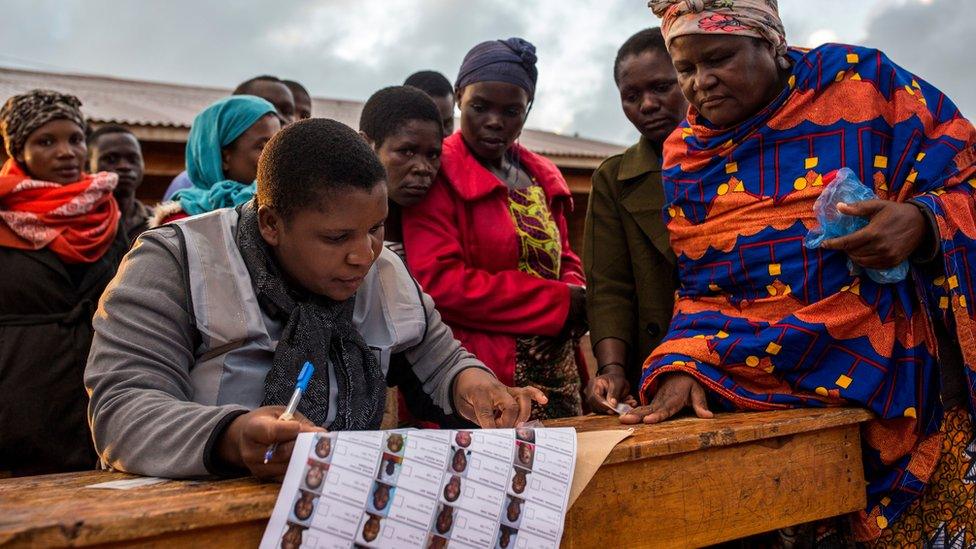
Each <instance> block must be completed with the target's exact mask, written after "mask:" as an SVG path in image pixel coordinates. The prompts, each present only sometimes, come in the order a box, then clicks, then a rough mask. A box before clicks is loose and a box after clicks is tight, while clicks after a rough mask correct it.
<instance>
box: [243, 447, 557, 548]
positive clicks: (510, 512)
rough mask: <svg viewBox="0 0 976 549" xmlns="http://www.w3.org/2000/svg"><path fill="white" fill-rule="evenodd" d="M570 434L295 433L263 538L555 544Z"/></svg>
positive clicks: (317, 543) (333, 544)
mask: <svg viewBox="0 0 976 549" xmlns="http://www.w3.org/2000/svg"><path fill="white" fill-rule="evenodd" d="M575 462H576V432H575V430H574V429H572V428H558V429H548V428H539V429H517V430H516V429H487V430H477V429H475V430H470V431H451V430H397V431H348V432H340V433H328V434H320V433H304V434H302V435H299V437H298V440H297V441H296V444H295V449H294V452H293V453H292V457H291V462H290V463H289V465H288V472H287V474H286V475H285V480H284V482H283V483H282V486H281V491H280V492H279V494H278V501H277V503H276V504H275V508H274V513H273V514H272V515H271V520H270V522H269V523H268V527H267V529H266V530H265V532H264V538H263V539H262V540H261V548H262V549H271V548H275V547H283V548H297V547H326V548H349V547H353V546H361V547H391V548H392V547H395V548H402V547H421V548H443V547H451V548H479V547H484V548H491V549H526V548H529V547H532V548H535V547H558V546H559V542H560V540H561V539H562V534H563V522H564V520H565V518H566V510H567V508H568V498H569V493H570V486H571V485H572V482H573V471H574V468H575Z"/></svg>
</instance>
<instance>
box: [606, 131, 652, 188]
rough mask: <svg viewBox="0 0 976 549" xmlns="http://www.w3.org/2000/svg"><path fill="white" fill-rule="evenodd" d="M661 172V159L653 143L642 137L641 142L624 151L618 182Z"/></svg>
mask: <svg viewBox="0 0 976 549" xmlns="http://www.w3.org/2000/svg"><path fill="white" fill-rule="evenodd" d="M659 171H661V159H660V158H658V156H657V153H656V152H654V149H653V148H652V147H651V142H650V141H648V140H647V138H646V137H644V136H641V138H640V140H639V141H638V142H637V143H635V144H634V145H633V146H631V147H630V148H629V149H627V150H626V151H624V156H623V158H622V159H621V160H620V169H619V170H618V171H617V180H618V181H625V180H628V179H634V178H636V177H641V176H643V175H646V174H648V173H650V172H659Z"/></svg>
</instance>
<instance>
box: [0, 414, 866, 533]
mask: <svg viewBox="0 0 976 549" xmlns="http://www.w3.org/2000/svg"><path fill="white" fill-rule="evenodd" d="M869 418H870V415H869V414H868V413H867V412H864V411H861V410H854V409H827V410H790V411H781V412H768V413H754V414H723V415H718V416H717V417H716V418H715V419H712V420H699V419H694V418H682V419H677V420H674V421H670V422H666V423H663V424H660V425H655V426H639V427H637V428H636V429H635V432H634V435H633V436H632V437H630V438H628V439H626V440H624V441H623V442H622V443H621V444H619V445H618V446H617V447H616V448H615V449H614V450H613V451H612V452H611V453H610V455H609V456H608V458H607V460H606V461H605V462H604V464H603V466H601V468H600V470H599V471H598V472H597V473H596V475H595V476H594V477H593V480H592V481H591V482H590V484H589V485H588V486H587V487H586V489H585V490H584V491H583V493H582V494H581V495H580V498H579V499H578V500H577V502H576V504H575V505H574V506H573V507H572V508H571V509H570V511H569V514H568V515H567V517H566V530H565V534H564V536H563V547H569V548H584V547H604V548H608V547H693V546H700V545H706V544H711V543H717V542H720V541H725V540H730V539H738V538H741V537H744V536H747V535H751V534H755V533H760V532H765V531H769V530H772V529H776V528H781V527H784V526H789V525H792V524H799V523H802V522H807V521H810V520H814V519H819V518H825V517H830V516H835V515H839V514H842V513H846V512H850V511H854V510H857V509H859V508H861V507H862V506H863V505H864V481H863V477H862V466H861V456H860V451H859V428H858V424H859V423H861V422H863V421H866V420H867V419H869ZM547 425H550V426H554V427H555V426H559V427H565V426H573V427H576V428H577V429H578V430H579V431H591V430H597V429H616V428H620V424H619V423H618V422H617V420H616V418H612V417H595V416H589V417H581V418H571V419H565V420H557V421H551V422H547ZM125 478H132V477H131V476H130V475H125V474H122V473H113V472H100V471H92V472H84V473H69V474H62V475H47V476H40V477H28V478H19V479H6V480H0V546H35V547H55V546H81V545H103V546H111V545H120V546H121V545H124V546H143V547H162V546H198V547H199V546H207V547H233V548H235V549H240V548H243V547H253V546H256V545H257V543H258V541H259V540H260V539H261V534H262V533H263V531H264V527H265V524H266V523H267V520H268V517H269V516H270V514H271V510H272V508H273V507H274V502H275V499H276V497H277V493H278V485H277V484H268V483H261V482H257V481H255V480H251V479H235V480H223V481H170V482H166V483H163V484H159V485H155V486H148V487H142V488H137V489H133V490H128V491H120V490H103V489H90V488H85V486H88V485H90V484H95V483H99V482H105V481H108V480H115V479H125Z"/></svg>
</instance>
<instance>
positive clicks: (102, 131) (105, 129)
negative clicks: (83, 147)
mask: <svg viewBox="0 0 976 549" xmlns="http://www.w3.org/2000/svg"><path fill="white" fill-rule="evenodd" d="M112 133H126V134H129V135H131V136H132V137H135V136H136V134H134V133H132V130H130V129H129V128H126V127H125V126H120V125H118V124H104V125H102V126H99V127H98V128H97V129H96V130H94V131H93V132H91V133H90V134H88V144H89V145H94V144H95V143H96V142H97V141H98V138H100V137H102V136H103V135H109V134H112ZM136 141H137V142H138V141H139V139H138V138H136Z"/></svg>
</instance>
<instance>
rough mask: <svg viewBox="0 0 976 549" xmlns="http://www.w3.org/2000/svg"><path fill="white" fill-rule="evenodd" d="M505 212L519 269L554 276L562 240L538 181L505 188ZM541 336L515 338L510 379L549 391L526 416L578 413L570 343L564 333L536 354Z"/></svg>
mask: <svg viewBox="0 0 976 549" xmlns="http://www.w3.org/2000/svg"><path fill="white" fill-rule="evenodd" d="M508 199H509V212H510V213H511V214H512V221H513V222H514V223H515V232H516V235H517V236H518V239H519V248H520V257H519V270H520V271H522V272H524V273H528V274H531V275H533V276H537V277H539V278H545V279H550V280H558V279H559V272H560V257H561V256H562V251H563V250H562V245H561V244H560V238H559V236H560V235H559V227H558V226H557V225H556V221H555V220H554V219H553V217H552V212H550V211H549V206H548V205H547V202H546V194H545V192H544V191H543V189H542V187H540V186H538V185H532V186H530V187H527V188H524V189H510V190H509V193H508ZM545 339H547V338H546V337H545V336H522V337H519V338H517V339H516V341H515V385H516V386H527V385H531V386H533V387H538V388H539V389H541V390H542V391H544V392H545V393H546V396H548V397H549V402H548V403H547V404H546V405H545V406H539V405H538V404H535V403H533V404H532V419H552V418H558V417H568V416H578V415H580V414H582V413H583V405H582V398H581V396H580V377H579V370H578V369H577V367H576V359H575V345H574V342H573V340H572V339H571V338H570V339H567V340H566V341H565V342H564V343H562V344H561V346H560V348H559V350H558V352H557V353H556V354H555V358H554V359H553V360H552V361H549V362H543V361H539V360H536V359H535V358H533V357H532V355H531V353H530V351H531V349H532V348H534V347H535V346H536V345H537V344H539V343H540V342H541V341H543V340H545Z"/></svg>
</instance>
